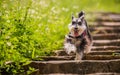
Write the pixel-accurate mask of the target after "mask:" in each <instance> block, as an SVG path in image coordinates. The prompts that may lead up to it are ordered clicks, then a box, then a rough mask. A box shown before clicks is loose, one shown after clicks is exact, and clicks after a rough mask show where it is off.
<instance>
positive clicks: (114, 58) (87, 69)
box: [30, 12, 120, 75]
mask: <svg viewBox="0 0 120 75" xmlns="http://www.w3.org/2000/svg"><path fill="white" fill-rule="evenodd" d="M90 14H91V15H95V16H96V19H95V21H90V22H89V23H88V24H90V31H91V32H92V35H93V39H94V41H93V42H94V44H93V47H92V51H91V52H90V53H89V54H87V55H85V56H84V58H83V60H81V61H75V60H74V58H75V56H74V54H73V55H71V56H70V55H67V54H66V53H65V51H64V50H58V51H56V52H55V56H49V57H48V56H41V57H39V58H42V59H44V61H32V62H31V64H30V66H32V67H34V68H36V69H37V71H36V72H34V73H33V74H32V75H120V14H116V13H102V12H101V13H90Z"/></svg>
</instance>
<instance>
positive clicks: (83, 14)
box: [78, 11, 85, 19]
mask: <svg viewBox="0 0 120 75" xmlns="http://www.w3.org/2000/svg"><path fill="white" fill-rule="evenodd" d="M84 16H85V13H84V11H81V12H80V13H79V14H78V17H79V18H81V19H84Z"/></svg>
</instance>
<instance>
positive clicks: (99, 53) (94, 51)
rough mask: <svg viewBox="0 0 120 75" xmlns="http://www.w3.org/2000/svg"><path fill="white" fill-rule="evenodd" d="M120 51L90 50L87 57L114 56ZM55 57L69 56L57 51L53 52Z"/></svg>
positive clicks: (63, 51) (62, 51)
mask: <svg viewBox="0 0 120 75" xmlns="http://www.w3.org/2000/svg"><path fill="white" fill-rule="evenodd" d="M119 53H120V50H112V49H111V50H102V49H101V50H93V49H92V50H91V52H90V53H89V54H88V55H116V54H119ZM54 55H55V56H69V55H68V54H67V53H66V52H65V50H57V51H55V52H54ZM70 55H75V53H71V54H70Z"/></svg>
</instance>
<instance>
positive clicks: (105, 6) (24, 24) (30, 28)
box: [0, 0, 120, 66]
mask: <svg viewBox="0 0 120 75" xmlns="http://www.w3.org/2000/svg"><path fill="white" fill-rule="evenodd" d="M81 10H84V11H85V12H98V11H102V12H117V13H119V12H120V1H119V0H0V64H1V66H2V65H3V64H4V63H5V62H7V61H26V60H31V59H34V58H35V57H38V56H45V55H47V56H49V55H51V54H52V52H53V51H54V50H57V49H61V48H62V47H63V41H64V36H65V34H67V33H68V29H67V26H68V24H69V22H70V21H71V14H72V13H74V14H75V15H77V13H78V12H80V11H81ZM91 18H92V16H91Z"/></svg>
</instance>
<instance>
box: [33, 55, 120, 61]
mask: <svg viewBox="0 0 120 75" xmlns="http://www.w3.org/2000/svg"><path fill="white" fill-rule="evenodd" d="M38 59H42V60H44V61H54V60H57V61H60V60H74V59H75V55H72V56H39V57H37V58H36V59H34V60H38ZM112 59H120V53H114V54H112V55H89V54H88V55H84V57H83V60H112Z"/></svg>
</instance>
